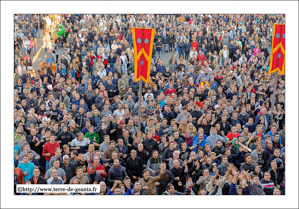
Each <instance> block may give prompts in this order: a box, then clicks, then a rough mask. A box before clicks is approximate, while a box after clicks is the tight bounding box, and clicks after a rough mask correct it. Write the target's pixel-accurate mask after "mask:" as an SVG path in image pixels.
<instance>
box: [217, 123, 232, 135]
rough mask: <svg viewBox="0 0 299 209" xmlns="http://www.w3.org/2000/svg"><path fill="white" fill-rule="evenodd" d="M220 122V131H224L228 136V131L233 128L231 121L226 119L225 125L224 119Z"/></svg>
mask: <svg viewBox="0 0 299 209" xmlns="http://www.w3.org/2000/svg"><path fill="white" fill-rule="evenodd" d="M218 124H219V125H220V131H224V134H225V136H226V135H227V134H228V131H230V129H231V126H230V123H229V122H227V121H226V122H225V127H223V122H222V121H220V122H219V123H218Z"/></svg>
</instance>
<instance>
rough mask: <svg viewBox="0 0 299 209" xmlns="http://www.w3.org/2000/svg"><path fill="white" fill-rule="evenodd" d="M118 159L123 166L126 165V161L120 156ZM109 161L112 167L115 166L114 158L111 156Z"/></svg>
mask: <svg viewBox="0 0 299 209" xmlns="http://www.w3.org/2000/svg"><path fill="white" fill-rule="evenodd" d="M118 160H119V164H120V165H121V166H123V167H126V162H125V161H124V160H123V159H121V158H118ZM107 163H109V165H111V167H112V166H113V159H112V158H110V159H109V160H108V161H107Z"/></svg>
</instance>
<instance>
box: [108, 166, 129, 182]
mask: <svg viewBox="0 0 299 209" xmlns="http://www.w3.org/2000/svg"><path fill="white" fill-rule="evenodd" d="M116 173H117V172H116V168H115V167H114V166H113V167H112V168H110V169H109V172H108V183H109V185H110V186H113V184H114V181H115V180H120V181H123V180H124V178H125V177H126V176H127V173H126V169H125V167H123V166H120V167H119V171H118V175H116Z"/></svg>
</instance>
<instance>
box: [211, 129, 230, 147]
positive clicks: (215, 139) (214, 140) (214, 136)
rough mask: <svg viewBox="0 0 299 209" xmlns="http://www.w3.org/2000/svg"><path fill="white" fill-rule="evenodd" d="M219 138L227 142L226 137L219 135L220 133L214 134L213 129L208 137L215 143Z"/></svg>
mask: <svg viewBox="0 0 299 209" xmlns="http://www.w3.org/2000/svg"><path fill="white" fill-rule="evenodd" d="M218 139H220V140H221V141H222V142H227V139H226V138H223V137H222V136H219V135H218V134H213V133H212V130H210V136H209V137H208V138H207V141H208V142H209V143H210V144H212V145H213V144H215V143H216V141H217V140H218Z"/></svg>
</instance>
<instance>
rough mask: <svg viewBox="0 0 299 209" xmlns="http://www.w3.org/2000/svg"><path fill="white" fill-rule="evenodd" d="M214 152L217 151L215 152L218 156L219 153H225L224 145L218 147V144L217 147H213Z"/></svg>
mask: <svg viewBox="0 0 299 209" xmlns="http://www.w3.org/2000/svg"><path fill="white" fill-rule="evenodd" d="M212 152H215V153H216V156H217V155H219V154H223V153H224V147H223V146H221V147H220V148H218V147H217V146H215V147H214V148H213V149H212Z"/></svg>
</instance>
